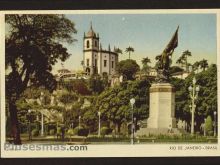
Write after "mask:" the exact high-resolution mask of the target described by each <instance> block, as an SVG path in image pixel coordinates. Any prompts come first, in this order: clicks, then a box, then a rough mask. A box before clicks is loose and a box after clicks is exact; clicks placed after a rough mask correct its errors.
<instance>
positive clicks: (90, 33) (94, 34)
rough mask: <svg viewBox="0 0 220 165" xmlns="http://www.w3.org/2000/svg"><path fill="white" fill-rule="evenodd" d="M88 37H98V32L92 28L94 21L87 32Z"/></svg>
mask: <svg viewBox="0 0 220 165" xmlns="http://www.w3.org/2000/svg"><path fill="white" fill-rule="evenodd" d="M86 37H96V33H95V32H94V31H93V29H92V23H91V26H90V30H89V31H88V32H87V34H86Z"/></svg>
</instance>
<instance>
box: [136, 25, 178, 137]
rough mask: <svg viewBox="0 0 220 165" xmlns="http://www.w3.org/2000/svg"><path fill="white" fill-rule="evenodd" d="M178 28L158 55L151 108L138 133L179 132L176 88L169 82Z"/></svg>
mask: <svg viewBox="0 0 220 165" xmlns="http://www.w3.org/2000/svg"><path fill="white" fill-rule="evenodd" d="M178 29H179V27H178V28H177V30H176V32H175V33H174V35H173V36H172V38H171V40H170V42H169V43H168V45H167V46H166V48H165V49H164V51H163V52H162V54H161V55H158V56H156V60H157V64H156V66H157V77H156V81H155V82H154V83H153V84H152V85H151V87H150V109H149V118H148V119H147V122H145V123H146V127H147V128H141V129H140V130H139V131H137V133H136V135H148V134H167V133H174V134H179V133H180V132H179V131H178V130H177V128H176V127H177V126H176V119H175V88H174V87H173V86H172V85H171V84H170V83H169V80H170V79H169V78H170V73H169V72H170V71H169V70H170V65H171V57H172V54H173V52H174V49H175V48H176V47H177V45H178Z"/></svg>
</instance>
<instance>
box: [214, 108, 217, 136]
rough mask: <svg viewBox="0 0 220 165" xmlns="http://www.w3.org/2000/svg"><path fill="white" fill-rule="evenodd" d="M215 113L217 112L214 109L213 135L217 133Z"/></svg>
mask: <svg viewBox="0 0 220 165" xmlns="http://www.w3.org/2000/svg"><path fill="white" fill-rule="evenodd" d="M216 114H217V112H216V111H214V137H215V136H216V134H217V130H216V128H217V121H216Z"/></svg>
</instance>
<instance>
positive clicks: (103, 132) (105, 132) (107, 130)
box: [100, 127, 112, 136]
mask: <svg viewBox="0 0 220 165" xmlns="http://www.w3.org/2000/svg"><path fill="white" fill-rule="evenodd" d="M100 133H101V135H102V136H105V135H109V134H110V133H112V129H110V128H108V127H102V128H101V132H100Z"/></svg>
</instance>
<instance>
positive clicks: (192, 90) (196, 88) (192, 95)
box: [188, 77, 199, 135]
mask: <svg viewBox="0 0 220 165" xmlns="http://www.w3.org/2000/svg"><path fill="white" fill-rule="evenodd" d="M188 90H189V92H190V98H191V113H192V119H191V120H192V121H191V134H192V135H193V134H194V119H195V117H194V115H195V108H196V104H195V100H196V99H197V97H198V93H199V86H196V79H195V77H194V78H193V84H192V86H191V85H190V86H189V88H188Z"/></svg>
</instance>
